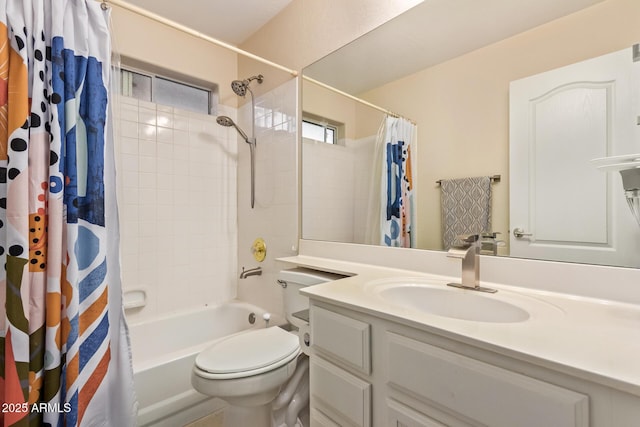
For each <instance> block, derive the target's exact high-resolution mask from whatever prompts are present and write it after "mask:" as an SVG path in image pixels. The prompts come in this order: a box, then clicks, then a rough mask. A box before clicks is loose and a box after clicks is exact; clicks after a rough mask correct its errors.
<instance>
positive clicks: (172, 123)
mask: <svg viewBox="0 0 640 427" xmlns="http://www.w3.org/2000/svg"><path fill="white" fill-rule="evenodd" d="M114 110H115V111H114V118H115V120H114V123H115V134H116V147H115V148H116V162H117V163H116V164H117V173H118V195H119V196H118V203H119V212H120V227H121V248H122V249H121V258H122V276H123V290H124V292H125V304H126V299H127V297H128V296H131V295H133V294H131V292H132V291H137V290H143V291H145V292H146V297H147V300H146V305H145V306H144V307H142V308H137V309H132V310H127V311H126V313H127V317H128V319H129V321H130V322H131V321H133V322H136V321H142V320H146V319H150V318H153V317H160V316H163V315H168V314H171V313H174V312H177V311H183V310H188V309H193V308H199V307H204V306H205V305H216V304H220V303H222V302H224V301H226V300H228V299H231V298H234V297H235V294H236V279H237V241H238V224H237V192H236V189H237V182H236V178H237V164H238V145H237V141H236V135H235V134H232V133H231V132H229V130H228V128H224V127H222V126H219V125H217V124H216V123H215V117H213V116H207V115H202V114H195V113H191V112H187V111H183V110H178V109H174V108H172V107H166V106H162V105H158V104H154V103H149V102H144V101H138V100H135V99H131V98H125V97H120V99H119V102H116V107H115V108H114ZM219 110H220V111H219V114H224V115H228V116H230V117H231V118H234V119H235V117H236V110H235V109H232V108H227V107H225V106H220V107H219Z"/></svg>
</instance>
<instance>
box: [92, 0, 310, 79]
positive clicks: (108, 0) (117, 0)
mask: <svg viewBox="0 0 640 427" xmlns="http://www.w3.org/2000/svg"><path fill="white" fill-rule="evenodd" d="M109 4H111V5H113V6H118V7H120V8H122V9H126V10H128V11H130V12H133V13H136V14H138V15H140V16H144V17H145V18H149V19H151V20H153V21H156V22H159V23H161V24H164V25H166V26H168V27H171V28H173V29H176V30H178V31H182V32H183V33H187V34H189V35H191V36H193V37H196V38H199V39H202V40H205V41H207V42H209V43H213V44H215V45H217V46H220V47H223V48H225V49H229V50H231V51H233V52H235V53H238V54H240V55H243V56H246V57H248V58H251V59H253V60H256V61H258V62H262V63H263V64H266V65H270V66H271V67H274V68H277V69H279V70H282V71H286V72H287V73H289V74H291V75H292V76H293V77H297V76H298V72H297V71H296V70H292V69H290V68H287V67H285V66H282V65H280V64H276V63H275V62H272V61H269V60H268V59H265V58H263V57H261V56H258V55H254V54H253V53H250V52H247V51H246V50H242V49H240V48H237V47H235V46H233V45H230V44H229V43H225V42H223V41H221V40H218V39H215V38H213V37H211V36H208V35H206V34H204V33H201V32H199V31H196V30H194V29H192V28H189V27H187V26H186V25H182V24H179V23H177V22H175V21H172V20H170V19H167V18H164V17H162V16H160V15H157V14H155V13H153V12H150V11H148V10H146V9H143V8H141V7H138V6H134V5H132V4H130V3H127V2H126V1H122V0H102V5H101V6H102V8H103V9H105V8H106V7H107V5H109Z"/></svg>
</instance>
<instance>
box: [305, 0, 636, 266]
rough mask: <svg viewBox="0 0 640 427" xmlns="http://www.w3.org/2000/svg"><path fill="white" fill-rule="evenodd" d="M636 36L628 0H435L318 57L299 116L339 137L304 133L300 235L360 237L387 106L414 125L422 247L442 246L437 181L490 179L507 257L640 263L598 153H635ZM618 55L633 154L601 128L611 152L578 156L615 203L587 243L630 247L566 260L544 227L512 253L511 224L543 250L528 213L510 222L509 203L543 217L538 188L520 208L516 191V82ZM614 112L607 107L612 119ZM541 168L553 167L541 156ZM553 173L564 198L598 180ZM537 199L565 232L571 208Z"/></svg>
mask: <svg viewBox="0 0 640 427" xmlns="http://www.w3.org/2000/svg"><path fill="white" fill-rule="evenodd" d="M516 3H517V5H516ZM638 41H640V4H639V3H638V2H636V1H631V0H571V1H563V2H558V1H556V0H544V1H541V0H527V1H519V2H513V1H511V0H484V1H476V0H430V1H425V2H423V3H421V4H419V5H418V6H416V7H414V8H413V9H410V10H409V11H407V12H405V13H404V14H402V15H400V16H399V17H397V18H395V19H393V20H391V21H389V22H387V23H386V24H384V25H382V26H381V27H379V28H377V29H375V30H374V31H372V32H370V33H368V34H366V35H365V36H363V37H361V38H359V39H357V40H355V41H354V42H352V43H350V44H348V45H346V46H344V47H343V48H341V49H339V50H337V51H335V52H333V53H332V54H330V55H328V56H327V57H325V58H323V59H321V60H320V61H318V62H316V63H314V64H312V65H310V66H309V67H307V68H305V69H304V70H303V77H304V79H303V89H302V109H303V120H305V121H308V122H309V123H310V126H312V127H313V126H315V127H316V128H317V129H319V132H320V134H322V135H327V134H331V135H333V137H334V141H335V142H336V143H335V144H327V143H326V142H319V141H318V140H313V139H308V138H303V142H302V238H303V239H309V240H325V241H336V242H350V243H365V236H366V235H367V229H366V221H365V218H366V216H367V209H368V203H367V200H368V194H369V192H370V191H371V188H370V183H371V179H370V175H369V174H368V173H369V172H368V171H369V170H370V169H371V165H372V158H373V155H372V148H371V145H372V144H373V142H374V141H375V139H376V136H377V133H378V130H379V126H380V123H381V122H382V120H383V118H384V117H385V113H384V112H382V111H381V110H386V111H390V112H393V113H397V114H399V115H401V116H403V117H407V118H409V119H410V120H412V121H414V122H415V123H416V124H417V129H418V130H417V150H416V153H414V159H415V160H414V165H415V181H416V183H415V186H416V200H417V215H416V217H417V218H416V222H417V224H416V228H415V230H416V233H417V239H416V241H417V245H416V247H417V248H420V249H431V250H442V249H443V243H442V229H443V225H442V213H441V187H440V185H438V184H437V183H436V181H439V180H441V179H454V178H464V177H476V176H494V175H500V177H501V179H500V181H499V182H494V183H493V184H492V185H491V189H492V190H491V191H492V197H491V198H492V201H491V203H492V207H491V217H492V231H496V232H499V233H500V234H499V235H498V239H499V240H502V241H504V243H503V244H501V245H500V246H499V248H498V255H503V256H518V257H527V258H535V259H548V260H560V261H571V262H582V263H590V264H605V265H617V266H626V267H635V268H638V267H640V227H638V224H637V223H636V221H635V219H634V217H633V215H632V214H631V213H630V212H629V209H628V207H626V201H625V200H624V197H623V189H622V183H621V179H620V176H619V175H618V174H617V173H612V172H603V171H601V170H598V169H597V167H596V166H594V165H592V164H590V162H589V161H590V160H591V159H592V158H595V157H607V156H614V155H623V154H632V153H640V131H639V130H638V128H639V126H637V125H636V120H637V117H638V116H640V101H639V100H638V97H640V90H639V86H640V83H638V81H639V80H640V62H633V60H632V46H633V45H634V43H637V42H638ZM620 51H624V52H625V53H623V55H626V58H627V60H626V63H625V67H626V71H625V76H627V77H625V79H628V80H629V81H628V83H629V84H630V87H631V88H632V89H631V91H630V96H629V97H627V99H626V101H625V102H627V103H628V104H629V111H630V113H629V114H631V116H630V117H625V118H624V125H623V126H624V127H625V131H624V132H619V133H620V135H624V138H627V139H626V145H625V148H624V150H625V151H622V152H621V151H618V150H623V149H622V148H620V149H618V148H616V147H615V146H614V145H612V144H613V143H612V142H611V141H614V142H615V141H617V140H618V139H620V137H619V136H618V133H616V132H617V131H616V132H614V135H613V136H612V135H611V134H607V135H606V136H605V137H604V138H605V140H604V142H603V143H602V144H604V145H603V147H604V148H602V147H600V148H599V149H594V150H591V151H588V150H587V151H585V150H582V148H581V147H580V146H578V147H577V148H576V147H574V148H573V150H574V151H573V153H580V157H581V158H582V157H585V156H591V157H590V158H585V159H582V164H583V166H584V168H586V169H589V170H587V171H586V172H585V173H586V174H588V175H589V179H593V180H596V181H598V183H599V184H598V185H599V186H600V187H599V188H600V189H601V192H603V194H604V195H601V198H604V199H605V200H607V201H612V205H611V206H609V207H606V208H602V209H601V210H602V214H601V216H600V217H598V218H597V219H595V220H594V221H600V223H601V224H602V226H601V227H602V228H603V230H604V231H603V233H604V237H602V236H596V237H595V238H594V239H595V240H594V242H595V243H593V244H592V246H594V247H597V248H598V249H599V250H601V251H602V252H611V251H612V249H611V246H612V245H613V246H615V245H617V244H618V242H617V240H618V236H626V238H627V239H628V240H629V242H627V244H626V246H624V248H623V249H619V252H625V255H624V256H622V257H617V256H615V257H607V256H602V257H600V256H599V255H595V256H594V255H590V256H583V255H570V256H565V255H559V254H558V253H557V251H555V250H547V247H548V246H553V245H554V244H555V242H554V241H551V243H548V240H547V241H545V240H544V239H542V238H541V237H538V236H541V235H540V234H538V235H537V236H536V237H538V238H537V246H538V247H537V249H536V251H534V252H533V253H527V252H522V251H517V253H516V251H515V246H514V243H513V242H514V239H515V237H514V236H513V231H514V229H516V228H519V229H521V230H520V231H521V234H524V236H521V237H520V240H521V241H524V242H526V243H527V244H529V243H531V244H533V245H535V244H536V238H532V237H528V236H526V234H529V231H530V230H529V228H530V227H531V222H530V221H531V220H530V219H529V220H526V221H525V222H524V223H521V222H519V223H510V220H511V216H513V215H514V213H513V212H514V209H515V211H517V210H523V209H524V210H525V211H531V212H534V209H533V208H532V207H531V205H530V204H531V200H532V197H533V196H529V197H528V198H526V199H527V200H525V201H524V203H525V204H526V206H525V207H522V206H518V205H519V204H520V201H519V200H518V199H519V197H514V194H510V192H511V193H513V192H514V191H515V190H514V188H517V186H516V184H517V183H516V182H515V181H514V173H512V172H514V171H513V170H511V169H512V168H515V170H519V167H515V166H513V165H510V152H513V151H514V150H513V149H512V148H510V143H513V140H514V137H513V135H510V132H511V131H512V128H513V126H512V122H511V120H512V119H510V115H512V114H513V113H512V112H511V111H510V108H511V107H512V104H514V101H513V100H511V99H510V96H512V90H511V86H512V85H514V87H515V86H517V85H518V84H520V83H519V82H522V81H527V79H529V78H536V77H537V76H540V75H545V73H548V72H555V71H556V70H566V67H569V66H572V65H573V64H579V63H585V62H587V63H588V61H591V60H593V59H594V58H600V57H602V56H606V55H608V54H611V53H613V52H620ZM562 72H564V73H565V74H566V72H565V71H562ZM512 82H513V83H512ZM325 85H326V86H329V87H331V88H334V89H337V90H338V91H341V92H343V93H345V94H348V95H353V96H355V97H357V98H359V99H361V100H364V101H366V102H368V103H371V104H373V105H375V106H378V107H380V109H375V108H372V107H370V106H367V105H365V104H364V103H361V102H357V101H354V100H352V99H351V98H349V97H348V96H345V95H342V94H339V93H337V92H336V91H335V90H332V89H328V88H327V87H326V86H325ZM604 91H605V92H604V93H606V94H607V95H605V98H606V99H610V98H611V99H612V98H613V96H612V95H611V92H609V89H604ZM618 107H619V106H618V104H615V105H613V104H612V106H610V108H611V109H612V110H611V111H614V112H615V113H616V114H618V110H619V108H618ZM605 115H607V116H608V115H609V113H606V114H605ZM551 127H554V126H551ZM557 127H559V126H557ZM605 127H606V126H605ZM547 148H549V147H547ZM598 150H600V151H598ZM629 150H632V152H629ZM633 150H635V151H633ZM543 151H545V150H541V151H540V153H542V152H543ZM546 151H547V152H548V153H547V154H550V157H551V158H552V159H551V160H553V159H555V160H557V159H558V158H562V157H561V156H560V157H558V156H556V154H557V153H561V152H562V151H563V148H561V147H558V148H557V149H555V148H554V147H551V148H550V149H547V150H546ZM539 155H542V154H539ZM565 157H566V158H568V159H569V158H574V157H575V156H573V155H572V154H571V153H569V154H568V155H566V156H565ZM551 160H549V161H550V162H551ZM544 161H547V159H545V160H544ZM551 163H553V162H551ZM551 163H550V164H551ZM540 165H543V166H542V167H543V170H545V169H544V168H545V167H546V163H544V164H543V163H542V162H539V164H538V166H539V167H540ZM590 168H591V169H590ZM547 172H548V173H546V176H547V178H548V181H550V182H551V186H550V188H551V189H553V188H554V187H558V188H562V189H563V191H564V193H562V192H561V193H560V196H559V197H560V198H561V199H566V200H567V201H569V202H568V203H574V202H575V203H578V202H580V201H581V197H583V196H579V195H578V193H580V194H582V193H585V194H586V196H584V197H587V196H588V195H589V193H590V190H589V189H587V190H585V191H582V192H578V191H575V190H576V189H580V188H582V187H585V185H584V182H573V181H571V179H572V176H573V173H571V172H567V171H565V170H564V169H562V167H560V168H556V170H555V171H554V172H553V174H552V173H551V171H550V170H549V171H547ZM554 174H555V175H554ZM526 179H528V178H526V177H525V180H526ZM554 182H555V183H558V185H553V183H554ZM560 184H561V185H560ZM518 191H519V190H518ZM545 191H546V190H545ZM549 191H551V190H549ZM518 194H519V193H515V195H516V196H517V195H518ZM544 194H548V192H547V193H544ZM564 195H566V197H564ZM538 199H543V198H540V197H539V198H538ZM593 203H597V202H593ZM542 208H544V209H546V211H547V213H548V215H551V219H547V222H549V225H550V226H553V227H555V228H558V229H561V230H565V229H568V228H570V226H572V225H573V223H574V222H575V218H576V214H575V210H574V214H573V217H572V216H563V208H556V207H555V206H551V207H550V206H549V205H548V204H547V205H546V206H543V207H542ZM556 210H557V212H556ZM578 211H579V209H578ZM536 212H538V211H537V210H536V211H535V212H534V213H536ZM518 221H520V220H518ZM527 221H529V222H527ZM586 224H588V223H586ZM582 227H588V226H587V225H583V226H582ZM538 228H539V227H538ZM536 231H538V232H539V231H540V230H539V229H538V230H536ZM586 231H588V230H585V232H586ZM577 232H578V233H580V232H581V230H580V229H578V231H577ZM534 234H535V233H534ZM584 234H589V233H584ZM595 234H597V233H595ZM589 238H591V237H589ZM570 239H571V238H569V241H570ZM541 242H545V243H541ZM590 244H591V243H590ZM568 246H573V247H579V249H580V251H578V252H581V253H583V254H584V253H592V252H593V250H592V249H591V248H590V247H585V246H586V245H585V244H584V243H582V242H580V243H575V244H573V245H572V244H569V245H568Z"/></svg>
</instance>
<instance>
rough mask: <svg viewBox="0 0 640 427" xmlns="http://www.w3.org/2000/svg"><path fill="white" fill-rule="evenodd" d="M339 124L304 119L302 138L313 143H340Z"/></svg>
mask: <svg viewBox="0 0 640 427" xmlns="http://www.w3.org/2000/svg"><path fill="white" fill-rule="evenodd" d="M338 128H339V125H338V124H334V123H328V122H326V121H324V122H323V121H320V120H317V119H313V118H309V117H304V118H303V119H302V137H303V138H306V139H310V140H312V141H318V142H326V143H327V144H337V143H338V133H339V132H338Z"/></svg>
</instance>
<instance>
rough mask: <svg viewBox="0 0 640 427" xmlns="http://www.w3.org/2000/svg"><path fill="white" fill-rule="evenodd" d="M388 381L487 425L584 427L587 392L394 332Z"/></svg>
mask: <svg viewBox="0 0 640 427" xmlns="http://www.w3.org/2000/svg"><path fill="white" fill-rule="evenodd" d="M387 341H388V349H389V350H388V351H389V353H388V359H387V360H388V363H389V366H388V368H389V371H388V372H389V374H388V375H389V378H388V379H389V382H388V384H389V386H390V387H393V388H395V389H397V390H399V391H401V392H405V393H409V394H411V395H413V396H415V397H417V398H419V399H421V400H423V401H424V402H426V403H429V404H432V403H436V404H438V405H441V406H442V407H445V408H448V409H449V410H451V411H453V412H454V413H457V414H460V415H462V416H464V417H467V418H469V419H473V420H475V421H478V422H480V423H482V424H485V425H489V426H495V427H499V426H505V427H509V426H519V427H540V426H554V427H586V426H588V423H589V414H588V409H589V403H588V396H585V395H583V394H579V393H576V392H573V391H571V390H567V389H564V388H561V387H558V386H555V385H552V384H549V383H545V382H542V381H539V380H536V379H533V378H530V377H527V376H524V375H521V374H517V373H515V372H511V371H507V370H505V369H502V368H498V367H496V366H493V365H489V364H487V363H484V362H480V361H477V360H474V359H471V358H468V357H465V356H462V355H460V354H457V353H453V352H450V351H447V350H443V349H441V348H439V347H435V346H432V345H429V344H426V343H423V342H420V341H415V340H413V339H409V338H407V337H403V336H400V335H397V334H394V333H390V332H389V333H387Z"/></svg>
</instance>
